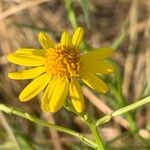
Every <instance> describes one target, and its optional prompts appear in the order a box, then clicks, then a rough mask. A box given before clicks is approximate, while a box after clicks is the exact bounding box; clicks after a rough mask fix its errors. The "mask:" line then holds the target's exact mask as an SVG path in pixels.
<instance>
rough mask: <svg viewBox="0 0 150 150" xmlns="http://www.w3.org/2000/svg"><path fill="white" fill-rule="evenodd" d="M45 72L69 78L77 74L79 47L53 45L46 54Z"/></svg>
mask: <svg viewBox="0 0 150 150" xmlns="http://www.w3.org/2000/svg"><path fill="white" fill-rule="evenodd" d="M45 67H46V72H47V73H48V74H50V75H52V76H58V77H62V76H65V77H67V78H70V77H71V76H78V74H79V68H80V53H79V49H77V48H75V47H74V46H71V45H69V46H62V45H61V44H57V45H55V46H54V47H53V48H50V49H48V51H47V54H46V63H45Z"/></svg>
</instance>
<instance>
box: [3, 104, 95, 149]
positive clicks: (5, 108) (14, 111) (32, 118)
mask: <svg viewBox="0 0 150 150" xmlns="http://www.w3.org/2000/svg"><path fill="white" fill-rule="evenodd" d="M0 111H3V112H5V113H8V114H15V115H17V116H20V117H22V118H25V119H27V120H29V121H32V122H34V123H37V124H40V125H42V126H45V127H48V128H54V129H56V130H58V131H60V132H63V133H66V134H69V135H72V136H74V137H77V138H78V139H80V140H81V141H82V142H84V143H85V144H87V145H89V146H90V147H93V148H96V144H95V143H94V142H93V141H91V140H90V139H88V138H86V137H85V136H84V135H82V134H80V133H78V132H76V131H74V130H71V129H68V128H65V127H62V126H59V125H55V124H52V123H48V122H46V121H44V120H42V119H39V118H37V117H35V116H33V115H30V114H28V113H26V112H23V111H21V110H19V109H16V108H10V107H8V106H6V105H4V104H1V103H0Z"/></svg>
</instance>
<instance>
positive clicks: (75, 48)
mask: <svg viewBox="0 0 150 150" xmlns="http://www.w3.org/2000/svg"><path fill="white" fill-rule="evenodd" d="M83 34H84V30H83V28H81V27H78V28H77V29H76V31H75V32H74V34H73V36H72V38H70V36H69V34H68V32H67V31H65V32H63V34H62V36H61V40H60V42H59V43H58V44H55V43H54V42H53V41H52V40H51V38H50V37H48V35H47V34H45V33H42V32H41V33H40V34H39V42H40V43H41V45H42V47H43V49H29V48H21V49H18V50H17V51H15V53H13V54H10V55H8V57H7V59H8V61H10V62H12V63H14V64H17V65H21V66H29V67H30V68H29V69H27V70H22V71H18V72H13V73H9V75H8V76H9V78H11V79H16V80H25V79H34V80H33V81H32V82H31V83H30V84H29V85H28V86H27V87H26V88H25V89H24V90H23V91H22V92H21V94H20V96H19V99H20V100H21V101H22V102H25V101H28V100H30V99H32V98H33V97H35V96H36V95H38V93H39V92H41V91H42V90H43V89H45V91H44V94H43V97H42V109H43V110H44V111H49V112H56V111H58V110H59V109H60V108H61V107H62V106H63V105H64V102H65V100H66V98H67V95H68V93H69V95H70V98H71V101H72V104H73V106H74V108H75V110H76V111H77V112H79V113H81V112H82V111H83V110H84V97H83V93H82V89H81V85H80V83H79V80H80V79H81V80H82V81H83V82H84V83H85V84H86V85H88V86H89V87H90V88H92V89H94V90H96V91H98V92H101V93H106V92H107V91H108V87H107V86H106V85H105V83H104V82H103V81H102V80H101V79H100V78H99V77H98V76H97V75H96V74H99V73H100V74H109V73H112V72H113V66H112V64H110V63H108V62H106V61H105V60H104V59H105V58H107V57H109V56H110V55H111V54H112V51H113V50H112V49H111V48H100V49H97V50H93V51H91V52H89V53H85V54H80V48H79V45H80V43H81V41H82V38H83Z"/></svg>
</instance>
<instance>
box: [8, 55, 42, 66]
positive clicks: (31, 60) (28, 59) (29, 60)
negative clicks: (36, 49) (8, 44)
mask: <svg viewBox="0 0 150 150" xmlns="http://www.w3.org/2000/svg"><path fill="white" fill-rule="evenodd" d="M7 59H8V61H10V62H12V63H14V64H17V65H21V66H41V65H43V64H44V57H41V56H35V55H26V54H18V53H15V54H10V55H8V56H7Z"/></svg>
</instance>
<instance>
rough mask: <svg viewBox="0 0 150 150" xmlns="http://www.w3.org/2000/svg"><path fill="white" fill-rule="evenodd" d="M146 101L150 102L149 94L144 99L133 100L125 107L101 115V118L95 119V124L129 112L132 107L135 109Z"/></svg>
mask: <svg viewBox="0 0 150 150" xmlns="http://www.w3.org/2000/svg"><path fill="white" fill-rule="evenodd" d="M147 103H150V96H148V97H146V98H144V99H142V100H140V101H137V102H135V103H133V104H130V105H128V106H126V107H123V108H121V109H118V110H116V111H114V112H112V113H111V114H107V115H105V116H104V117H102V118H100V119H98V120H97V122H96V126H98V125H101V124H103V123H106V122H108V121H110V119H111V118H113V117H116V116H118V115H121V114H124V113H127V112H129V111H131V110H133V109H136V108H138V107H140V106H143V105H145V104H147Z"/></svg>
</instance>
